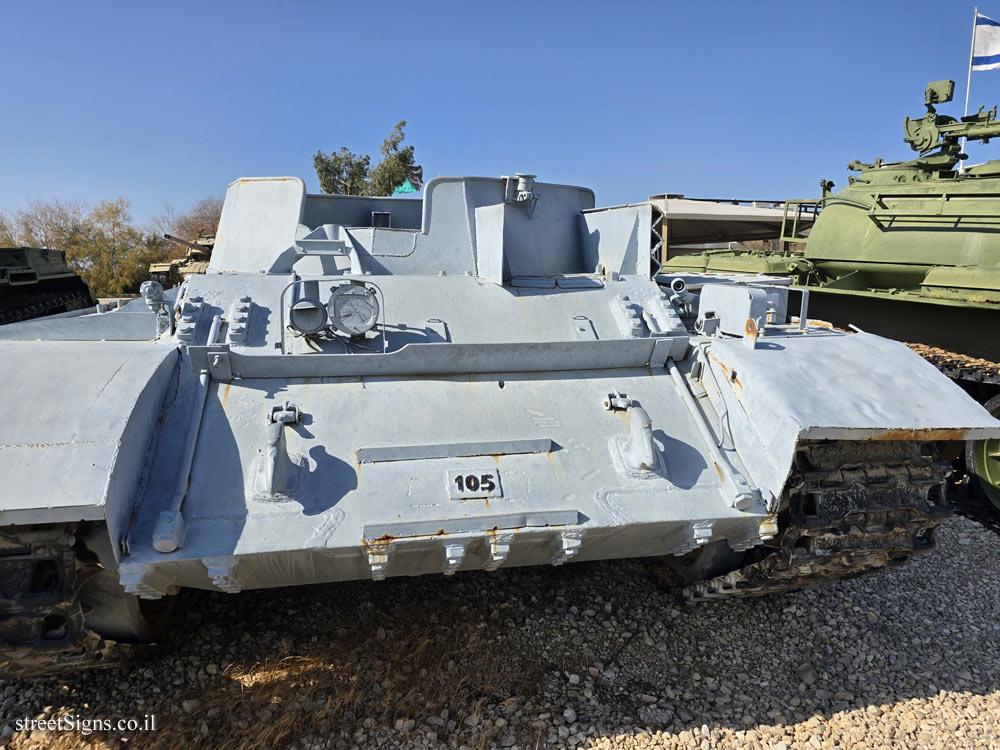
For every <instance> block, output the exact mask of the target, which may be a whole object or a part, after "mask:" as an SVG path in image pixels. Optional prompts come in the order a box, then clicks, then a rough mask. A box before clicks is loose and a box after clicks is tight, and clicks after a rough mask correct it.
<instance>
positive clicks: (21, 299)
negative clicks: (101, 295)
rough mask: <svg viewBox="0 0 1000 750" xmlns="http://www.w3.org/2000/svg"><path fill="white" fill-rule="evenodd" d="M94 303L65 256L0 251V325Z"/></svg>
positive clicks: (47, 252)
mask: <svg viewBox="0 0 1000 750" xmlns="http://www.w3.org/2000/svg"><path fill="white" fill-rule="evenodd" d="M96 304H97V300H96V299H95V298H94V295H93V292H91V290H90V287H89V286H88V285H87V282H86V281H84V280H83V279H82V278H80V276H79V275H77V274H76V273H75V272H74V271H73V270H72V269H71V268H70V267H69V265H67V263H66V253H64V252H63V251H62V250H49V249H47V248H38V247H2V248H0V325H5V324H7V323H16V322H17V321H19V320H30V319H32V318H39V317H41V316H43V315H52V314H54V313H62V312H69V311H70V310H83V309H84V308H87V307H92V306H94V305H96Z"/></svg>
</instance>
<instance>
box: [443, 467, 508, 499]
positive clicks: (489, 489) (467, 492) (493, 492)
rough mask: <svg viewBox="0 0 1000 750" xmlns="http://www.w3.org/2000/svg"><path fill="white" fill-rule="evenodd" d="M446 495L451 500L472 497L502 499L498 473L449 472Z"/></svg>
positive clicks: (494, 471)
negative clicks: (447, 494)
mask: <svg viewBox="0 0 1000 750" xmlns="http://www.w3.org/2000/svg"><path fill="white" fill-rule="evenodd" d="M448 493H449V495H450V497H451V498H452V499H453V500H464V499H466V498H473V497H503V490H501V489H500V472H499V471H497V470H496V469H494V470H493V471H475V470H471V471H449V472H448Z"/></svg>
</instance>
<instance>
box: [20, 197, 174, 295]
mask: <svg viewBox="0 0 1000 750" xmlns="http://www.w3.org/2000/svg"><path fill="white" fill-rule="evenodd" d="M0 242H2V244H4V245H14V246H27V247H49V248H52V249H54V250H64V251H65V252H66V261H67V262H68V263H69V265H70V267H71V268H73V270H75V271H76V272H77V273H79V274H80V275H81V276H83V278H84V279H86V280H87V282H88V283H89V284H90V286H91V288H92V289H93V290H94V294H96V295H97V296H98V297H114V296H118V295H122V294H130V293H135V292H137V291H138V289H139V285H140V284H141V283H142V282H143V281H145V280H146V279H148V278H149V264H150V263H157V262H160V261H163V260H166V259H167V257H169V253H170V251H171V249H172V248H171V247H170V246H169V245H168V243H167V241H166V240H164V239H163V238H162V237H159V236H157V235H156V234H155V233H153V232H147V231H143V230H141V229H139V228H137V227H136V226H134V225H133V223H132V215H131V206H130V205H129V202H128V201H127V200H126V199H125V198H116V199H114V200H110V201H101V202H100V203H98V204H97V205H96V206H92V207H91V206H87V205H85V204H83V203H81V202H79V201H64V200H59V199H58V198H54V199H52V200H48V201H43V200H33V201H31V202H29V203H28V204H27V206H26V207H25V208H23V209H21V210H19V211H15V212H13V213H9V214H8V213H4V214H3V215H2V217H0Z"/></svg>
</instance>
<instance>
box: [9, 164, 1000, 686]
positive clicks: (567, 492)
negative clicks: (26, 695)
mask: <svg viewBox="0 0 1000 750" xmlns="http://www.w3.org/2000/svg"><path fill="white" fill-rule="evenodd" d="M660 218H661V217H660V216H659V215H658V211H657V209H656V207H655V206H654V205H652V204H650V203H640V204H636V205H628V206H619V207H614V208H604V209H595V207H594V194H593V193H592V192H591V191H590V190H587V189H585V188H580V187H572V186H566V185H555V184H547V183H539V182H536V181H535V180H534V178H533V177H532V176H530V175H518V176H516V177H509V178H508V177H503V178H499V179H495V178H490V179H487V178H471V177H457V178H437V179H434V180H431V181H430V182H428V183H427V185H426V187H425V190H424V196H423V199H422V200H413V199H399V198H360V197H353V196H329V195H307V194H306V191H305V186H304V184H303V182H302V181H301V180H298V179H295V178H262V179H256V178H254V179H241V180H238V181H237V182H234V183H233V184H232V185H230V187H229V190H228V193H227V195H226V201H225V206H224V208H223V212H222V218H221V222H220V227H219V233H218V236H217V242H216V245H215V248H214V251H213V254H212V259H211V265H210V267H209V269H208V273H206V274H205V275H193V276H190V277H188V279H187V280H186V281H185V282H184V283H183V284H182V285H181V286H180V287H178V288H177V289H172V290H170V291H169V292H166V293H165V292H164V291H163V289H162V287H161V286H160V285H159V284H157V283H155V282H147V284H146V285H144V287H143V297H142V298H140V299H137V300H135V301H133V302H131V303H129V304H127V305H125V306H124V307H122V308H120V309H118V310H115V311H113V312H108V313H101V314H77V315H73V314H64V315H62V316H59V317H56V318H45V319H41V320H36V321H29V322H22V323H16V324H13V325H8V326H3V327H0V380H2V382H3V383H4V384H5V399H4V401H5V408H4V414H3V419H2V420H0V476H2V477H3V483H2V487H3V490H2V496H0V642H2V651H0V665H2V667H0V671H2V672H3V673H5V674H43V673H46V672H49V671H53V670H56V669H59V668H63V667H65V666H67V665H69V666H72V665H76V666H81V667H82V666H95V665H100V664H102V663H108V659H107V655H108V654H109V652H110V651H109V650H110V649H111V646H112V642H114V641H135V640H145V639H150V638H155V637H157V636H158V634H159V633H158V626H160V625H161V624H162V621H163V613H164V611H165V610H166V609H167V608H168V607H167V605H168V604H169V601H170V597H171V596H172V595H174V594H176V593H177V592H178V591H179V590H181V589H182V588H185V587H191V588H196V589H208V590H217V591H225V592H231V593H235V592H238V591H241V590H246V589H255V588H263V587H276V586H289V585H293V584H306V583H317V582H327V581H344V580H350V579H371V580H375V581H378V580H381V579H383V578H386V577H388V576H402V575H418V574H445V575H451V574H454V573H457V572H464V571H472V570H483V569H485V570H491V571H492V570H497V569H501V568H506V567H514V566H522V565H561V564H563V563H568V562H575V561H580V560H597V559H606V558H622V557H648V558H655V559H658V560H661V561H667V562H666V563H665V564H666V566H667V568H668V569H669V571H670V574H671V576H673V578H674V579H676V581H677V582H678V583H679V584H681V585H682V586H683V592H684V594H685V595H686V596H687V597H688V598H689V599H701V598H710V597H718V596H739V595H748V594H752V595H756V594H764V593H768V592H772V591H782V590H787V589H790V588H797V587H801V586H805V585H810V584H814V583H820V582H823V581H829V580H836V579H841V578H845V577H850V576H854V575H857V574H859V573H863V572H866V571H871V570H877V569H880V568H884V567H887V566H892V565H898V564H901V563H904V562H905V561H906V560H907V559H908V558H909V557H910V556H912V555H913V554H914V553H918V552H923V551H925V550H928V549H930V548H931V547H932V546H933V535H934V530H935V527H936V526H937V525H938V524H939V522H940V520H941V519H942V518H943V517H944V516H945V515H947V513H948V511H947V505H946V503H945V500H944V495H943V484H944V479H945V476H946V474H947V471H948V467H947V465H946V464H943V463H941V462H939V461H938V460H937V449H938V447H939V445H940V443H942V442H945V441H962V440H966V439H984V438H994V437H1000V423H998V422H997V421H996V420H994V419H993V418H992V417H990V416H989V415H988V414H987V413H986V412H985V411H983V409H982V408H981V407H980V406H979V405H978V404H976V403H975V402H973V401H972V400H971V399H970V398H969V397H968V396H966V395H965V394H964V393H963V392H962V391H961V389H959V388H958V387H957V386H956V385H954V384H953V383H951V382H950V381H949V380H948V379H947V378H946V377H945V376H943V375H941V374H940V373H938V371H937V370H936V369H935V368H934V367H933V366H931V365H930V364H928V363H927V362H925V361H924V360H923V359H921V358H920V357H919V356H917V355H916V354H914V353H913V352H911V351H910V350H909V349H907V348H906V347H905V346H904V345H902V344H898V343H895V342H892V341H888V340H886V339H883V338H879V337H877V336H873V335H867V334H843V333H839V332H836V331H834V330H831V329H829V328H824V327H821V326H813V325H810V324H808V316H807V314H805V313H804V311H802V310H792V311H789V310H788V309H787V287H786V286H783V283H784V282H782V281H780V280H775V281H774V283H771V282H769V281H768V280H766V279H764V280H754V281H753V282H752V283H747V282H744V283H730V282H727V281H726V280H724V279H719V278H718V277H715V278H711V279H709V278H701V277H697V276H694V275H687V276H680V275H678V276H673V277H663V278H664V279H665V281H666V282H667V283H666V285H665V286H661V285H658V284H657V283H656V282H655V281H654V280H653V274H654V273H655V272H656V271H657V270H658V264H657V263H656V261H655V258H657V257H659V252H660V247H659V243H660V237H659V235H658V225H659V221H660ZM795 313H798V315H797V316H796V315H795ZM39 394H45V397H44V398H41V397H40V396H39Z"/></svg>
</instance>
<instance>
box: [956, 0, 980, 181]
mask: <svg viewBox="0 0 1000 750" xmlns="http://www.w3.org/2000/svg"><path fill="white" fill-rule="evenodd" d="M978 20H979V6H978V5H977V6H975V7H974V8H973V9H972V44H970V45H969V74H968V76H967V77H966V79H965V112H963V113H962V117H967V116H968V114H969V89H970V88H971V87H972V55H973V53H974V52H975V50H976V21H978ZM965 140H966V138H965V136H964V135H963V136H962V153H963V154H964V153H965ZM964 168H965V160H964V159H963V160H962V161H961V162H960V163H959V165H958V170H959V172H961V171H962V169H964Z"/></svg>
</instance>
